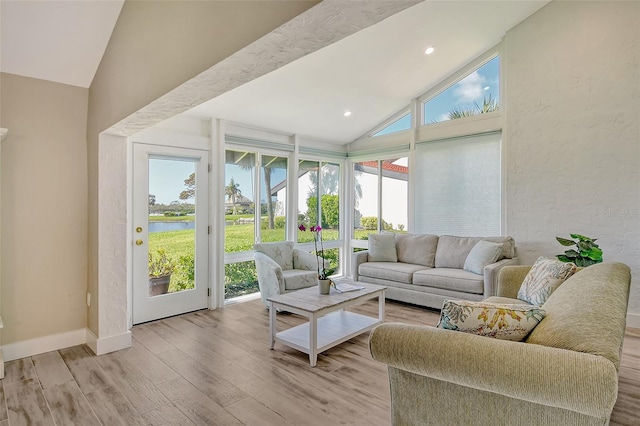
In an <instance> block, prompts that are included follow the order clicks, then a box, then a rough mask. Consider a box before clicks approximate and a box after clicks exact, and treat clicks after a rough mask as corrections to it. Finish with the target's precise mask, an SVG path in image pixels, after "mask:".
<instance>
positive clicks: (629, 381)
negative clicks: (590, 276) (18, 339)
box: [0, 300, 640, 426]
mask: <svg viewBox="0 0 640 426" xmlns="http://www.w3.org/2000/svg"><path fill="white" fill-rule="evenodd" d="M359 310H360V311H361V312H362V311H365V312H368V313H369V314H370V315H375V314H376V312H377V302H375V301H374V302H370V303H369V304H367V305H366V306H363V307H362V308H360V309H359ZM437 318H438V315H437V313H435V311H429V310H424V309H420V308H416V307H410V306H406V305H401V304H396V303H393V302H388V303H387V316H386V320H387V321H401V322H407V323H415V324H432V325H433V324H435V323H436V322H437ZM278 319H279V324H288V325H293V324H298V323H300V322H302V320H301V318H299V317H297V316H295V315H281V314H279V315H278ZM268 323H269V318H268V312H267V311H266V310H265V309H264V307H263V306H262V304H261V303H260V301H259V300H255V301H251V302H247V303H241V304H236V305H231V306H228V307H226V308H224V309H219V310H216V311H200V312H195V313H190V314H186V315H182V316H178V317H173V318H169V319H165V320H162V321H157V322H153V323H148V324H144V325H140V326H136V327H134V328H133V330H132V332H133V347H132V348H129V349H125V350H122V351H119V352H116V353H112V354H108V355H102V356H99V357H96V356H93V355H91V354H90V352H89V350H88V349H87V348H86V347H84V346H75V347H71V348H67V349H63V350H59V351H54V352H49V353H46V354H42V355H38V356H33V357H30V358H24V359H20V360H16V361H12V362H9V363H7V364H6V377H5V378H4V380H2V383H1V385H0V393H2V395H0V426H6V425H11V426H16V425H71V424H77V425H83V426H85V425H100V424H102V425H147V424H149V425H173V424H176V425H181V426H187V425H193V424H198V425H243V424H247V425H305V426H306V425H310V426H314V425H318V426H320V425H322V426H324V425H338V424H343V425H388V424H389V393H388V392H389V391H388V382H387V380H388V379H387V372H386V368H385V366H383V365H382V364H379V363H377V362H375V361H373V360H372V359H371V356H370V355H369V350H368V346H367V344H368V343H367V342H368V334H365V335H362V336H360V337H357V338H354V339H352V340H350V341H348V342H345V343H343V344H342V345H340V346H338V347H336V348H333V349H331V350H329V351H327V352H325V353H323V354H322V355H320V357H319V359H318V365H317V367H316V368H311V367H310V366H309V361H308V357H307V356H306V355H305V354H302V353H300V352H298V351H295V350H293V349H289V348H286V347H283V346H281V345H276V350H273V351H270V350H269V349H268ZM612 424H615V425H639V424H640V330H637V329H629V330H628V332H627V335H626V338H625V344H624V353H623V357H622V367H621V370H620V393H619V396H618V402H617V404H616V407H615V409H614V411H613V416H612Z"/></svg>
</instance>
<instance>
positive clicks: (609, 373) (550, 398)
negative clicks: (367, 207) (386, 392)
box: [369, 262, 631, 426]
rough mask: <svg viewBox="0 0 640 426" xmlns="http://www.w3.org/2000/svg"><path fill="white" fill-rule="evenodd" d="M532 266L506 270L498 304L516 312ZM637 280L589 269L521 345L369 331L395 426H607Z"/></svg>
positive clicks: (393, 327) (399, 329) (438, 332)
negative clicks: (632, 289)
mask: <svg viewBox="0 0 640 426" xmlns="http://www.w3.org/2000/svg"><path fill="white" fill-rule="evenodd" d="M528 271H529V267H527V266H508V267H505V268H503V269H502V271H501V273H500V276H499V285H498V295H497V296H496V297H491V298H489V299H487V301H488V302H492V303H518V304H525V303H526V302H524V301H522V300H517V299H516V297H517V294H518V289H519V287H520V284H521V283H522V281H523V279H524V277H525V276H526V274H527V272H528ZM630 282H631V274H630V269H629V267H628V266H626V265H624V264H622V263H614V262H609V263H600V264H596V265H593V266H589V267H586V268H584V269H582V270H580V271H578V272H577V273H575V274H574V275H572V276H571V277H570V278H569V279H567V280H566V281H565V282H564V283H562V284H561V285H560V286H559V287H558V289H557V290H555V291H554V292H553V293H552V294H551V296H549V298H548V299H547V300H546V302H545V303H544V304H543V305H542V306H541V308H542V309H544V310H545V311H546V316H545V317H544V319H542V321H541V322H540V323H539V324H538V325H537V326H536V327H535V328H534V329H533V331H531V332H530V334H528V336H527V337H526V338H525V340H524V341H523V342H514V341H508V340H498V339H493V338H490V337H485V336H478V335H475V334H469V333H463V332H460V331H453V330H447V329H442V328H435V327H430V326H415V325H406V324H399V323H386V324H382V325H380V326H379V327H378V328H376V329H375V330H373V331H372V333H371V336H370V341H369V344H370V349H371V354H372V356H373V358H374V359H376V360H378V361H381V362H383V363H386V364H387V365H388V370H389V380H390V384H391V401H392V408H391V410H392V413H391V417H392V423H393V424H394V425H459V424H476V425H480V424H481V425H485V424H504V425H563V426H567V425H580V426H584V425H606V424H608V423H609V418H610V416H611V412H612V410H613V406H614V404H615V401H616V398H617V393H618V371H619V368H620V356H621V355H620V354H621V352H622V343H623V338H624V332H625V325H626V312H627V304H628V300H629V287H630Z"/></svg>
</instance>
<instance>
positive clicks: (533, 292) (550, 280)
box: [518, 257, 576, 306]
mask: <svg viewBox="0 0 640 426" xmlns="http://www.w3.org/2000/svg"><path fill="white" fill-rule="evenodd" d="M575 272H576V265H575V264H573V263H571V262H568V263H567V262H561V261H559V260H557V259H549V258H546V257H540V258H538V260H536V262H535V263H534V264H533V266H532V267H531V270H529V272H528V273H527V275H526V276H525V277H524V280H523V281H522V285H521V286H520V290H518V299H520V300H524V301H526V302H529V303H531V304H532V305H538V306H542V304H543V303H544V302H546V300H547V299H548V298H549V296H551V293H553V292H554V291H555V290H556V289H557V288H558V287H560V284H562V283H563V282H564V281H565V280H566V279H567V278H569V277H570V276H571V275H573V274H574V273H575Z"/></svg>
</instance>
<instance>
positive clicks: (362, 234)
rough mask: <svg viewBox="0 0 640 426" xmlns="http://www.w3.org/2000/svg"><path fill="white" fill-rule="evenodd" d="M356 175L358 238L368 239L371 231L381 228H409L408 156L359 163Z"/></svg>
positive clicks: (356, 229) (355, 219) (355, 216)
mask: <svg viewBox="0 0 640 426" xmlns="http://www.w3.org/2000/svg"><path fill="white" fill-rule="evenodd" d="M354 176H355V188H354V200H355V212H354V238H355V239H368V234H369V233H371V232H377V231H378V229H379V230H381V231H393V232H398V231H405V230H406V228H407V222H408V211H407V200H408V194H409V192H408V176H409V167H408V158H407V157H401V158H393V159H387V160H374V161H365V162H361V163H356V164H354ZM380 221H381V222H380ZM379 222H380V225H378V223H379Z"/></svg>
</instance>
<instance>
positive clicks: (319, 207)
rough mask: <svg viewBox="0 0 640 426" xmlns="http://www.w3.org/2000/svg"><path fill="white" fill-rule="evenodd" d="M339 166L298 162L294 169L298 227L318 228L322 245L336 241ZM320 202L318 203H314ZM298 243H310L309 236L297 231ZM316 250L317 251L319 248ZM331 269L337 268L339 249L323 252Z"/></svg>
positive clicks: (337, 236) (337, 230) (309, 234)
mask: <svg viewBox="0 0 640 426" xmlns="http://www.w3.org/2000/svg"><path fill="white" fill-rule="evenodd" d="M339 188H340V165H339V164H335V163H324V162H319V161H309V160H302V161H300V163H299V165H298V223H301V224H305V225H306V226H307V227H309V226H313V225H320V226H321V228H322V240H323V241H324V242H327V241H329V242H331V241H337V240H339V239H340V195H339ZM318 199H320V203H318ZM298 242H300V243H308V242H313V234H312V233H311V232H309V231H308V230H307V231H300V230H299V231H298ZM319 248H320V247H319ZM324 254H325V258H326V259H328V260H329V261H330V262H331V268H332V269H334V270H336V271H337V270H338V268H339V259H340V256H339V249H338V248H334V249H326V248H325V250H324Z"/></svg>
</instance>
